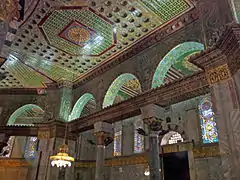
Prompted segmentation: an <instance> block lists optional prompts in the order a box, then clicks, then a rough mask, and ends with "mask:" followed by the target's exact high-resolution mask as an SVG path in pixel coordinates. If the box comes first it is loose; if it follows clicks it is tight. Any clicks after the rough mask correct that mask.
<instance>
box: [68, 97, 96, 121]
mask: <svg viewBox="0 0 240 180" xmlns="http://www.w3.org/2000/svg"><path fill="white" fill-rule="evenodd" d="M90 100H95V98H94V97H93V95H92V94H90V93H85V94H83V95H82V96H81V97H80V98H79V99H78V101H77V102H76V103H75V105H74V107H73V109H72V112H71V114H70V115H69V118H68V121H72V120H74V119H77V118H79V117H80V116H81V114H82V111H83V109H84V107H85V106H86V105H87V103H88V102H89V101H90Z"/></svg>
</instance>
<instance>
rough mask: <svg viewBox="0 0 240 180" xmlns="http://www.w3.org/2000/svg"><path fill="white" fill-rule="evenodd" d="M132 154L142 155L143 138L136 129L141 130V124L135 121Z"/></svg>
mask: <svg viewBox="0 0 240 180" xmlns="http://www.w3.org/2000/svg"><path fill="white" fill-rule="evenodd" d="M134 128H135V131H134V153H142V152H143V151H144V136H142V135H140V134H139V133H138V132H137V129H138V128H143V122H142V121H137V122H136V123H135V124H134Z"/></svg>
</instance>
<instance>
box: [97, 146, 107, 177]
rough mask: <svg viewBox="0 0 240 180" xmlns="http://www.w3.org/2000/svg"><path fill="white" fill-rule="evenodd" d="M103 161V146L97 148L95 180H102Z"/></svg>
mask: <svg viewBox="0 0 240 180" xmlns="http://www.w3.org/2000/svg"><path fill="white" fill-rule="evenodd" d="M104 159H105V146H104V145H98V146H97V158H96V173H95V180H104V176H103V172H104Z"/></svg>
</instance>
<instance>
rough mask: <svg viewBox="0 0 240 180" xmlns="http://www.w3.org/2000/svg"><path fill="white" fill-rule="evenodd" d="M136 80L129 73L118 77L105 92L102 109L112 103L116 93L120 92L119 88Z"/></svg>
mask: <svg viewBox="0 0 240 180" xmlns="http://www.w3.org/2000/svg"><path fill="white" fill-rule="evenodd" d="M133 79H137V78H136V76H134V75H133V74H130V73H125V74H122V75H120V76H118V77H117V78H116V79H115V80H114V81H113V82H112V84H111V85H110V87H109V88H108V90H107V93H106V95H105V97H104V101H103V108H105V107H107V106H110V105H112V104H113V103H114V100H115V98H116V96H117V95H118V92H119V91H120V89H121V87H122V86H123V85H124V84H125V83H126V82H128V81H130V80H133Z"/></svg>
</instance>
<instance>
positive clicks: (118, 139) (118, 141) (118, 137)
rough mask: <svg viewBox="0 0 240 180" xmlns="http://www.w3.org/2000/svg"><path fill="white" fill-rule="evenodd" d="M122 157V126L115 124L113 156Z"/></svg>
mask: <svg viewBox="0 0 240 180" xmlns="http://www.w3.org/2000/svg"><path fill="white" fill-rule="evenodd" d="M121 155H122V124H121V123H116V124H115V127H114V141H113V156H121Z"/></svg>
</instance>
